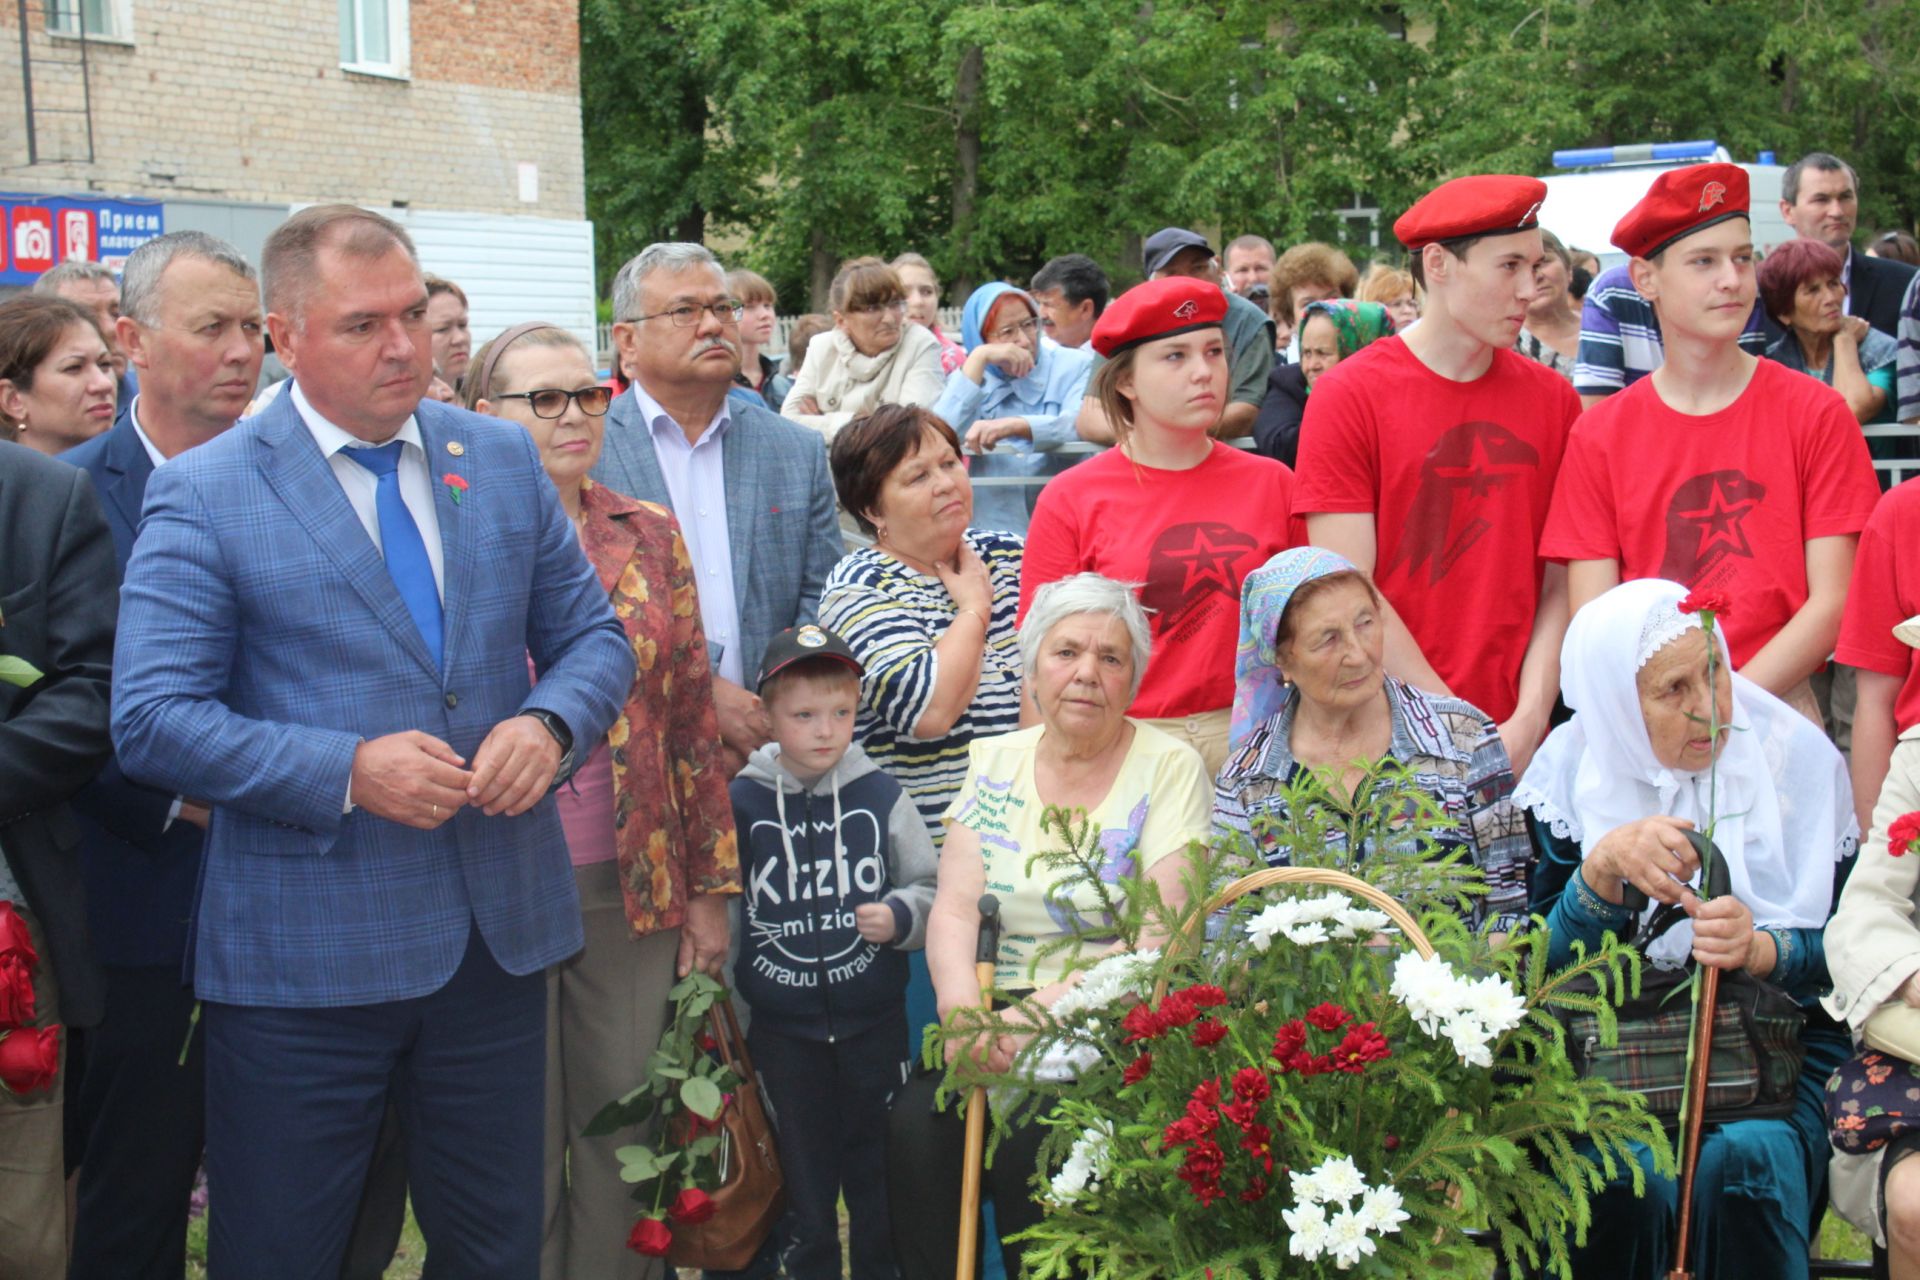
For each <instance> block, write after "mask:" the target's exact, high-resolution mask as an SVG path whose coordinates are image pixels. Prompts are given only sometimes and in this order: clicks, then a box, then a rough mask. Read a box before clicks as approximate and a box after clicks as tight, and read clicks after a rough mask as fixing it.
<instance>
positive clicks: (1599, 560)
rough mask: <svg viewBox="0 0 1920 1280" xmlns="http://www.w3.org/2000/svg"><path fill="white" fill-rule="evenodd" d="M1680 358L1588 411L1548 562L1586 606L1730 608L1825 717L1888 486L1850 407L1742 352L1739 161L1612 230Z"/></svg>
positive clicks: (1746, 294) (1672, 182) (1743, 661)
mask: <svg viewBox="0 0 1920 1280" xmlns="http://www.w3.org/2000/svg"><path fill="white" fill-rule="evenodd" d="M1613 242H1614V244H1615V245H1617V246H1619V247H1620V248H1621V249H1624V250H1625V251H1626V252H1627V253H1629V254H1632V255H1633V261H1632V263H1631V271H1632V275H1633V284H1634V288H1636V289H1638V290H1639V291H1640V293H1641V295H1642V296H1643V297H1645V298H1646V299H1647V300H1648V301H1649V302H1651V303H1652V304H1653V308H1654V311H1655V313H1656V314H1657V315H1658V316H1659V318H1660V332H1661V334H1662V336H1663V338H1664V340H1665V344H1666V361H1665V363H1663V364H1662V365H1661V366H1660V368H1658V369H1656V370H1654V372H1653V373H1652V374H1650V375H1648V376H1647V377H1645V378H1642V379H1640V381H1638V382H1636V383H1634V384H1633V385H1632V386H1631V387H1628V388H1627V389H1626V390H1625V391H1622V392H1621V393H1620V394H1618V395H1615V396H1610V397H1608V398H1607V399H1606V400H1605V401H1603V402H1601V403H1600V404H1598V405H1596V406H1595V407H1594V408H1592V409H1591V410H1589V411H1588V413H1587V415H1586V416H1585V417H1584V418H1582V419H1581V420H1580V424H1579V425H1578V426H1577V427H1575V428H1574V432H1573V438H1572V440H1571V441H1570V442H1569V443H1568V445H1567V461H1566V465H1565V466H1564V467H1562V468H1561V471H1560V486H1559V489H1558V490H1557V491H1556V492H1555V494H1554V500H1553V514H1552V515H1551V516H1550V517H1549V519H1548V521H1547V532H1546V537H1545V538H1543V539H1542V541H1541V544H1540V550H1541V554H1543V555H1545V556H1548V557H1550V558H1552V559H1556V560H1562V561H1565V562H1566V564H1567V577H1568V584H1569V587H1570V589H1571V591H1572V595H1573V607H1574V608H1575V609H1576V610H1577V609H1579V608H1580V607H1581V606H1582V605H1584V604H1585V603H1586V602H1587V601H1589V600H1591V599H1593V598H1594V597H1595V596H1597V595H1599V594H1601V593H1602V592H1603V591H1606V590H1607V589H1608V588H1610V587H1612V586H1614V585H1615V584H1616V583H1619V582H1620V581H1622V580H1623V579H1632V578H1670V579H1672V580H1673V581H1676V582H1681V583H1685V584H1686V585H1687V586H1689V587H1694V588H1699V589H1707V590H1712V591H1716V592H1719V593H1721V594H1723V595H1725V596H1726V597H1727V598H1728V600H1729V601H1730V608H1729V610H1728V612H1727V615H1726V619H1725V622H1724V626H1725V629H1726V636H1727V647H1728V648H1729V649H1731V650H1732V652H1733V664H1734V667H1735V668H1736V669H1737V670H1739V671H1741V672H1742V673H1743V674H1745V675H1746V677H1747V678H1748V679H1750V680H1752V681H1753V682H1754V683H1756V684H1758V685H1760V686H1761V687H1762V688H1765V689H1767V690H1769V691H1770V692H1772V693H1774V694H1777V695H1779V696H1780V697H1783V698H1785V699H1786V700H1787V701H1789V702H1791V703H1793V704H1794V705H1795V706H1796V707H1798V708H1800V709H1801V710H1802V711H1805V712H1807V713H1808V715H1809V716H1810V718H1812V719H1814V720H1815V721H1818V720H1819V719H1820V715H1819V708H1818V706H1817V704H1816V703H1815V702H1814V698H1813V694H1812V691H1811V689H1810V688H1809V687H1808V685H1807V678H1808V677H1809V676H1811V675H1812V674H1813V673H1814V672H1816V671H1818V670H1820V669H1821V668H1822V667H1824V666H1825V665H1826V661H1827V655H1828V654H1830V653H1832V652H1833V642H1834V639H1835V637H1836V636H1838V634H1839V632H1840V613H1841V610H1842V608H1843V607H1844V605H1845V604H1846V598H1847V579H1848V576H1849V575H1850V574H1851V573H1852V571H1853V554H1854V544H1855V542H1856V541H1857V540H1858V537H1859V533H1860V530H1861V528H1862V527H1863V526H1865V524H1866V522H1867V517H1868V516H1869V515H1871V514H1872V513H1873V507H1874V503H1875V502H1876V501H1878V499H1879V496H1880V492H1879V485H1878V484H1877V483H1876V482H1875V480H1874V476H1873V463H1872V462H1871V461H1870V460H1869V459H1868V457H1867V445H1866V441H1865V439H1864V438H1862V436H1861V434H1860V428H1859V425H1858V424H1857V423H1856V422H1855V421H1854V419H1853V415H1852V414H1851V413H1850V412H1848V410H1847V406H1846V402H1845V401H1844V400H1842V399H1841V398H1840V395H1839V393H1838V392H1836V391H1834V390H1833V389H1832V388H1831V387H1828V386H1826V385H1824V384H1823V383H1821V382H1820V381H1819V380H1817V379H1815V378H1810V377H1808V376H1807V375H1805V374H1803V373H1797V372H1795V371H1794V370H1792V369H1789V368H1787V367H1786V366H1785V365H1782V364H1779V363H1777V362H1775V361H1772V360H1758V359H1756V358H1755V357H1753V356H1751V355H1748V354H1747V353H1746V352H1744V351H1742V350H1741V349H1740V341H1739V340H1740V331H1741V330H1742V329H1743V328H1745V327H1746V323H1747V316H1748V315H1749V314H1750V313H1751V312H1752V310H1753V297H1754V290H1755V283H1754V265H1753V231H1752V227H1751V225H1750V223H1749V222H1748V219H1747V174H1746V171H1745V170H1744V169H1741V168H1740V167H1739V166H1738V165H1731V164H1703V165H1691V166H1688V167H1687V168H1684V169H1670V170H1668V171H1667V172H1665V173H1663V174H1661V175H1660V176H1659V177H1658V178H1656V179H1654V182H1653V185H1652V187H1651V188H1649V190H1648V191H1647V194H1646V196H1645V197H1644V198H1643V199H1642V200H1641V201H1640V203H1639V204H1637V205H1635V206H1634V207H1633V208H1632V209H1631V210H1630V211H1629V212H1628V213H1627V216H1626V217H1624V218H1622V219H1621V220H1620V224H1619V225H1618V226H1616V227H1615V228H1614V231H1613Z"/></svg>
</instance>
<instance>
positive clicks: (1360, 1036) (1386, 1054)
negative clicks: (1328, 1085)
mask: <svg viewBox="0 0 1920 1280" xmlns="http://www.w3.org/2000/svg"><path fill="white" fill-rule="evenodd" d="M1392 1056H1393V1051H1392V1050H1391V1049H1389V1048H1388V1047H1387V1038H1386V1037H1385V1036H1383V1035H1381V1034H1380V1033H1379V1032H1378V1031H1375V1030H1374V1024H1373V1023H1371V1022H1363V1023H1361V1024H1360V1025H1359V1026H1357V1027H1353V1028H1351V1029H1349V1030H1348V1032H1347V1034H1346V1035H1345V1036H1343V1037H1342V1038H1341V1040H1340V1043H1339V1044H1337V1045H1335V1046H1334V1048H1333V1055H1332V1058H1333V1065H1334V1067H1335V1068H1336V1069H1338V1070H1340V1071H1344V1072H1346V1073H1347V1074H1348V1075H1355V1076H1357V1075H1359V1074H1360V1073H1361V1072H1362V1071H1365V1070H1366V1069H1367V1064H1368V1063H1369V1062H1379V1061H1380V1060H1381V1059H1383V1058H1390V1057H1392Z"/></svg>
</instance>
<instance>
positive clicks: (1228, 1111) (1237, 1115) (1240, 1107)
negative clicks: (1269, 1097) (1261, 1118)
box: [1220, 1098, 1260, 1129]
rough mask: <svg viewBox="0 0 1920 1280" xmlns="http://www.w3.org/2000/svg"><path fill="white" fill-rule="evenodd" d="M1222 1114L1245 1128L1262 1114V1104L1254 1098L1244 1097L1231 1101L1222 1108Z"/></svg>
mask: <svg viewBox="0 0 1920 1280" xmlns="http://www.w3.org/2000/svg"><path fill="white" fill-rule="evenodd" d="M1220 1114H1221V1115H1223V1116H1225V1117H1226V1118H1227V1119H1229V1120H1231V1121H1232V1122H1233V1123H1234V1124H1236V1125H1238V1126H1240V1128H1242V1129H1245V1128H1247V1127H1248V1126H1249V1125H1251V1124H1252V1123H1253V1118H1254V1117H1255V1116H1257V1115H1259V1114H1260V1104H1259V1103H1258V1102H1255V1101H1254V1100H1253V1099H1252V1098H1242V1099H1240V1101H1238V1102H1230V1103H1228V1104H1227V1105H1226V1106H1224V1107H1222V1108H1220Z"/></svg>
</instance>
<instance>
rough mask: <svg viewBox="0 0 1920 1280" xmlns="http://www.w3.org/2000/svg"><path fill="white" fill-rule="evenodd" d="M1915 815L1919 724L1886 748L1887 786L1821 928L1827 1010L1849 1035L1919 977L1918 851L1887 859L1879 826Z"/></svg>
mask: <svg viewBox="0 0 1920 1280" xmlns="http://www.w3.org/2000/svg"><path fill="white" fill-rule="evenodd" d="M1916 810H1920V725H1916V726H1915V727H1914V728H1911V729H1909V730H1907V731H1906V732H1905V733H1903V734H1901V735H1900V741H1899V742H1897V743H1895V744H1894V748H1893V760H1892V763H1891V764H1890V765H1889V766H1888V768H1887V781H1886V783H1885V785H1883V786H1882V787H1881V788H1880V799H1879V800H1878V801H1877V802H1876V803H1875V804H1874V806H1873V833H1872V834H1871V835H1870V836H1869V837H1868V838H1867V842H1866V844H1865V846H1863V847H1862V848H1861V850H1860V860H1859V861H1858V862H1857V863H1855V864H1854V868H1853V874H1852V875H1851V876H1849V877H1848V879H1847V887H1846V889H1845V891H1844V892H1842V893H1841V895H1840V906H1839V908H1838V909H1837V910H1836V911H1835V912H1834V913H1833V919H1832V920H1830V921H1828V922H1827V933H1826V944H1827V970H1828V972H1829V973H1830V974H1831V975H1832V977H1833V994H1832V995H1830V996H1828V997H1827V999H1826V1005H1827V1008H1828V1009H1829V1010H1830V1011H1831V1012H1832V1013H1833V1015H1834V1016H1835V1017H1837V1018H1845V1019H1846V1020H1847V1024H1848V1025H1849V1026H1851V1027H1852V1028H1853V1030H1854V1032H1855V1034H1856V1035H1857V1034H1858V1033H1859V1031H1860V1027H1861V1024H1863V1023H1864V1022H1866V1020H1867V1019H1868V1018H1869V1017H1870V1016H1872V1014H1873V1011H1874V1010H1876V1009H1878V1008H1879V1007H1880V1006H1881V1005H1882V1004H1885V1003H1886V1002H1887V1000H1888V999H1890V998H1891V997H1892V996H1893V993H1894V992H1895V991H1898V990H1899V989H1900V984H1901V983H1903V982H1905V981H1906V980H1907V979H1908V978H1910V977H1912V976H1913V975H1914V973H1916V972H1920V924H1916V922H1915V919H1914V897H1915V894H1916V891H1920V848H1915V849H1914V850H1913V851H1912V852H1910V853H1908V854H1907V855H1906V856H1904V857H1900V858H1895V857H1892V856H1890V855H1889V854H1888V853H1887V828H1888V827H1889V826H1891V825H1892V824H1893V822H1894V820H1895V819H1897V818H1900V817H1902V816H1904V815H1906V814H1909V813H1913V812H1914V811H1916Z"/></svg>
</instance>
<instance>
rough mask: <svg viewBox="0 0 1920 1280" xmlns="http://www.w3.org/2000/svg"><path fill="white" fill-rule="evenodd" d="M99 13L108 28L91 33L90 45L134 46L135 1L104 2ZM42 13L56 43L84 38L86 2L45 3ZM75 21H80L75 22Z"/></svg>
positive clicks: (55, 0) (50, 0) (62, 0)
mask: <svg viewBox="0 0 1920 1280" xmlns="http://www.w3.org/2000/svg"><path fill="white" fill-rule="evenodd" d="M100 9H101V12H102V14H103V15H104V16H105V17H106V20H107V27H106V28H105V29H104V30H98V31H88V32H87V33H86V35H85V37H84V38H85V39H86V41H87V43H89V44H132V43H133V0H101V3H100ZM40 11H41V13H42V14H44V15H45V17H46V30H47V34H48V35H50V36H52V37H54V38H55V39H57V40H79V39H81V38H82V36H81V31H80V29H81V25H82V24H83V23H84V22H85V21H86V0H43V4H42V7H41V10H40ZM75 18H77V19H78V21H74V20H73V19H75Z"/></svg>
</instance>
